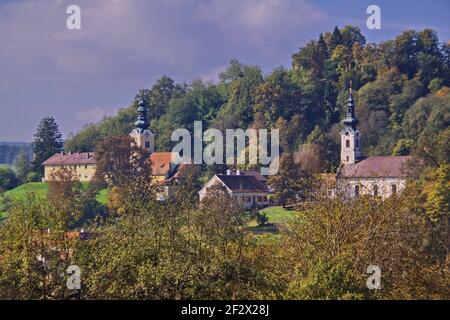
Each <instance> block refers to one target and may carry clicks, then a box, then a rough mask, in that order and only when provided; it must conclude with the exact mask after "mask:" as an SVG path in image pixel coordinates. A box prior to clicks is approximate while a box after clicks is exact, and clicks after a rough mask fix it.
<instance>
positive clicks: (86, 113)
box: [76, 107, 114, 123]
mask: <svg viewBox="0 0 450 320" xmlns="http://www.w3.org/2000/svg"><path fill="white" fill-rule="evenodd" d="M113 114H114V111H113V110H111V109H106V108H100V107H96V108H91V109H87V110H82V111H79V112H78V113H77V114H76V118H77V119H78V120H80V121H82V122H83V123H95V122H98V121H100V120H102V119H103V118H104V117H105V116H111V115H113Z"/></svg>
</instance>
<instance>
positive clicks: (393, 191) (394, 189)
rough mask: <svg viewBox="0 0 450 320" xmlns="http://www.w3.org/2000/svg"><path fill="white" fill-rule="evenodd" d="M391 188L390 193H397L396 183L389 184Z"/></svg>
mask: <svg viewBox="0 0 450 320" xmlns="http://www.w3.org/2000/svg"><path fill="white" fill-rule="evenodd" d="M391 188H392V195H394V196H395V195H396V194H397V185H396V184H393V185H392V186H391Z"/></svg>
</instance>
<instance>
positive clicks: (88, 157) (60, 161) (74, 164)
mask: <svg viewBox="0 0 450 320" xmlns="http://www.w3.org/2000/svg"><path fill="white" fill-rule="evenodd" d="M43 165H44V181H49V180H50V179H51V175H52V173H54V172H56V171H57V170H60V169H63V168H65V169H69V170H71V171H72V172H73V173H74V174H75V175H76V176H77V177H78V179H79V180H80V181H91V180H92V178H93V177H94V175H95V170H96V165H95V155H94V153H93V152H83V153H79V152H77V153H63V152H60V153H55V154H54V155H53V156H51V157H50V158H49V159H47V160H46V161H45V162H44V163H43Z"/></svg>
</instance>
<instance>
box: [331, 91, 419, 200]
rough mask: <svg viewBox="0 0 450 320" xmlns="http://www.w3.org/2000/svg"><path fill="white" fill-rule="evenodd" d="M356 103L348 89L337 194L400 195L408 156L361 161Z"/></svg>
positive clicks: (379, 157)
mask: <svg viewBox="0 0 450 320" xmlns="http://www.w3.org/2000/svg"><path fill="white" fill-rule="evenodd" d="M357 122H358V121H357V119H356V116H355V104H354V100H353V96H352V92H351V90H350V95H349V98H348V103H347V111H346V117H345V119H344V120H343V124H344V129H343V130H342V132H341V166H340V167H339V169H338V171H337V175H336V177H337V191H338V192H343V193H344V194H345V195H347V196H350V197H358V196H359V195H363V194H370V195H374V196H379V197H382V198H387V197H389V196H391V195H395V194H397V193H400V192H401V191H402V190H403V189H404V188H405V186H406V181H407V179H408V176H409V174H408V170H407V169H408V164H409V162H410V160H411V157H410V156H376V157H368V158H365V159H364V158H363V156H362V152H361V143H360V139H361V134H360V132H359V130H358V129H357V127H356V125H357Z"/></svg>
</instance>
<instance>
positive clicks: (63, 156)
mask: <svg viewBox="0 0 450 320" xmlns="http://www.w3.org/2000/svg"><path fill="white" fill-rule="evenodd" d="M43 164H44V165H88V164H95V154H94V153H93V152H82V153H79V152H77V153H62V152H61V153H55V154H54V155H53V156H51V157H50V158H48V159H47V160H45V161H44V163H43Z"/></svg>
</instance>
